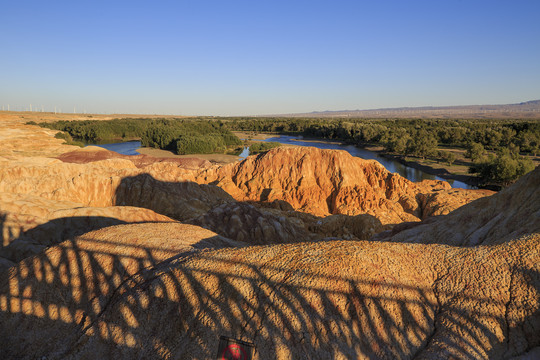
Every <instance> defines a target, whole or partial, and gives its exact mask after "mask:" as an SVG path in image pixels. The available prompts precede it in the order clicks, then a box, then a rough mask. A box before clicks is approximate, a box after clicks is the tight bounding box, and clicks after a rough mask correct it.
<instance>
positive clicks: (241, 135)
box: [232, 131, 279, 140]
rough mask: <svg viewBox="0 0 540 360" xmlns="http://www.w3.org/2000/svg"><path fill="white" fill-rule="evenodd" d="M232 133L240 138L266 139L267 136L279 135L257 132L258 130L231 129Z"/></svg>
mask: <svg viewBox="0 0 540 360" xmlns="http://www.w3.org/2000/svg"><path fill="white" fill-rule="evenodd" d="M232 133H233V134H234V135H236V136H238V138H240V139H244V140H266V139H268V138H272V137H276V136H279V134H267V133H258V132H250V131H246V132H242V131H232Z"/></svg>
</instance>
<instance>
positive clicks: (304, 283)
mask: <svg viewBox="0 0 540 360" xmlns="http://www.w3.org/2000/svg"><path fill="white" fill-rule="evenodd" d="M126 226H129V225H126ZM206 240H210V241H211V239H206ZM318 245H320V246H319V247H318V248H317V249H318V251H315V254H313V253H312V254H309V253H305V251H304V250H305V249H302V244H293V245H291V244H288V245H275V246H274V247H272V248H270V249H273V250H269V248H268V247H249V248H243V249H224V250H215V251H209V250H206V251H205V250H203V251H200V252H197V253H193V252H189V254H191V256H186V254H182V253H178V251H177V250H178V249H176V250H175V251H171V250H167V249H163V248H155V247H152V246H150V245H136V246H135V245H132V244H129V243H124V242H121V241H118V242H114V241H99V240H95V239H91V238H84V236H82V237H79V238H78V239H77V240H70V241H65V242H63V243H62V244H60V245H59V246H57V247H54V248H50V249H48V250H47V251H45V252H44V253H41V254H38V255H36V256H34V257H32V258H28V259H26V260H24V261H22V262H21V263H19V264H18V265H17V266H16V267H13V268H11V269H10V270H9V271H8V272H5V273H3V274H2V276H1V278H0V324H1V326H0V357H2V358H6V359H10V358H40V357H43V358H46V359H55V358H66V357H67V358H90V357H92V358H130V359H131V358H141V359H142V358H145V359H146V358H179V359H188V358H189V359H208V358H212V357H213V356H215V352H216V350H217V348H218V341H219V337H220V336H221V335H226V336H232V337H235V338H239V339H244V340H248V341H252V342H254V343H255V345H256V346H257V354H256V357H257V358H259V359H274V358H281V359H286V358H310V359H327V358H343V359H345V358H396V359H412V358H414V357H417V358H435V357H439V358H448V357H457V358H487V357H490V358H491V357H493V358H502V354H504V353H505V352H506V351H510V350H509V349H510V345H509V344H511V343H512V342H519V341H522V342H523V341H525V342H527V341H529V344H527V345H526V346H525V347H528V348H531V347H533V346H538V345H539V344H538V342H539V341H538V339H537V337H538V336H537V334H536V335H535V334H534V331H535V330H538V323H539V317H540V313H539V311H538V309H537V308H536V309H535V308H532V309H521V310H519V311H529V312H530V315H529V316H527V317H526V321H525V322H523V321H522V322H520V323H516V322H513V323H512V321H510V319H509V318H508V307H509V306H515V304H514V303H513V302H516V299H494V298H489V297H483V296H482V294H477V295H476V296H470V295H467V294H463V293H443V292H442V290H441V287H439V286H437V282H433V281H431V280H429V279H426V280H425V281H424V282H422V281H420V282H419V283H417V284H416V285H414V284H413V282H412V279H411V278H410V276H403V277H402V278H400V280H396V279H394V278H391V277H386V278H382V279H381V278H380V273H379V274H373V275H371V274H370V273H365V272H364V273H361V274H359V275H358V276H355V275H354V273H355V269H349V270H348V271H339V270H336V271H333V270H332V269H338V268H339V266H340V265H339V264H335V263H332V261H334V262H335V260H336V259H331V260H325V259H324V256H325V255H326V254H329V251H331V250H333V249H336V248H337V246H339V247H340V248H343V247H349V249H348V250H352V249H354V247H355V246H358V245H356V244H354V243H353V242H348V243H347V242H342V243H341V244H332V242H323V243H318ZM264 249H266V250H267V251H269V252H270V253H269V254H271V255H272V256H269V257H268V256H267V257H263V258H260V257H259V258H258V257H257V253H258V252H259V251H261V250H264ZM272 251H274V252H273V253H272ZM287 254H288V255H287ZM290 254H297V255H298V256H299V257H296V259H297V261H298V263H297V264H296V265H295V266H289V265H291V264H289V263H287V262H284V261H280V260H279V259H282V258H284V257H286V256H291V255H290ZM295 256H296V255H295ZM317 261H318V262H319V263H317ZM304 265H305V266H304ZM320 269H325V270H324V271H323V270H320ZM380 271H382V272H383V273H385V271H386V270H385V269H382V270H380ZM513 274H514V275H513V276H522V277H524V278H526V279H529V280H530V282H531V283H530V284H529V286H530V287H531V289H530V292H531V293H532V294H533V295H534V296H538V293H539V291H538V284H539V283H540V275H539V274H538V272H536V271H534V270H531V269H526V268H519V267H516V268H514V269H513ZM522 305H523V304H522ZM505 307H506V312H505V310H504V309H505ZM501 309H503V310H501ZM513 329H519V331H521V332H522V333H523V334H525V335H524V336H523V338H515V336H513V335H512V331H513ZM531 339H532V340H531ZM522 347H523V346H522ZM510 355H511V354H510Z"/></svg>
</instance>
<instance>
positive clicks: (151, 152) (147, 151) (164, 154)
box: [137, 147, 241, 164]
mask: <svg viewBox="0 0 540 360" xmlns="http://www.w3.org/2000/svg"><path fill="white" fill-rule="evenodd" d="M137 152H138V153H139V154H143V155H148V156H153V157H157V158H171V159H185V158H198V159H203V160H208V161H210V162H211V163H215V164H228V163H232V162H235V161H238V160H241V157H240V156H236V155H227V154H190V155H177V154H175V153H173V152H172V151H167V150H161V149H154V148H147V147H143V148H139V149H137Z"/></svg>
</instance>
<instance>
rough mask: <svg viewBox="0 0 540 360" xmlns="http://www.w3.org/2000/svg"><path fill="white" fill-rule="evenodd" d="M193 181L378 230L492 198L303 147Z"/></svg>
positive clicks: (252, 159)
mask: <svg viewBox="0 0 540 360" xmlns="http://www.w3.org/2000/svg"><path fill="white" fill-rule="evenodd" d="M195 181H197V182H200V183H210V184H215V185H217V186H219V187H221V188H222V189H224V190H225V191H227V192H228V193H229V194H231V195H232V196H233V197H234V198H235V199H236V200H238V201H246V200H251V201H270V202H271V201H274V200H283V201H286V202H288V203H289V204H291V205H292V207H293V208H294V209H296V210H300V211H304V212H308V213H311V214H313V215H317V216H327V215H330V214H344V215H352V216H354V215H359V214H369V215H373V216H375V217H377V218H378V219H379V220H380V221H381V222H382V223H383V224H398V223H401V222H403V221H418V220H420V219H423V218H425V217H427V216H430V215H440V214H444V213H448V212H450V211H452V210H454V209H455V208H457V207H459V206H461V205H463V204H464V203H466V202H469V201H472V200H474V199H476V198H479V197H483V196H487V195H491V194H493V192H490V191H470V190H469V191H467V190H462V189H451V188H450V185H449V184H448V183H447V182H444V181H436V180H426V181H423V182H420V183H413V182H411V181H409V180H407V179H405V178H403V177H401V176H399V175H397V174H393V173H390V172H388V171H387V170H386V169H385V168H384V167H383V166H382V165H381V164H379V163H378V162H376V161H374V160H364V159H360V158H356V157H353V156H351V155H350V154H349V153H347V152H346V151H342V150H321V149H317V148H305V147H297V148H276V149H272V150H270V151H268V152H266V153H264V154H261V155H259V156H250V157H249V158H247V159H246V160H244V161H242V162H239V163H234V164H228V165H225V166H222V167H212V168H210V169H206V170H202V171H200V172H199V174H197V177H196V179H195ZM445 199H450V200H451V201H446V202H445V201H444V200H445Z"/></svg>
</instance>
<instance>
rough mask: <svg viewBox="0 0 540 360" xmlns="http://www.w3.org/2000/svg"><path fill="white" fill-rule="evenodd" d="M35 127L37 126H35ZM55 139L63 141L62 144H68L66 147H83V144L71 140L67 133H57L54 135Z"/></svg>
mask: <svg viewBox="0 0 540 360" xmlns="http://www.w3.org/2000/svg"><path fill="white" fill-rule="evenodd" d="M36 125H37V124H36ZM54 137H55V138H57V139H64V140H65V142H64V144H68V145H75V146H80V147H83V146H84V143H82V142H80V141H76V140H73V138H72V137H71V135H69V134H68V133H67V132H62V131H61V132H57V133H56V134H55V135H54Z"/></svg>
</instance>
